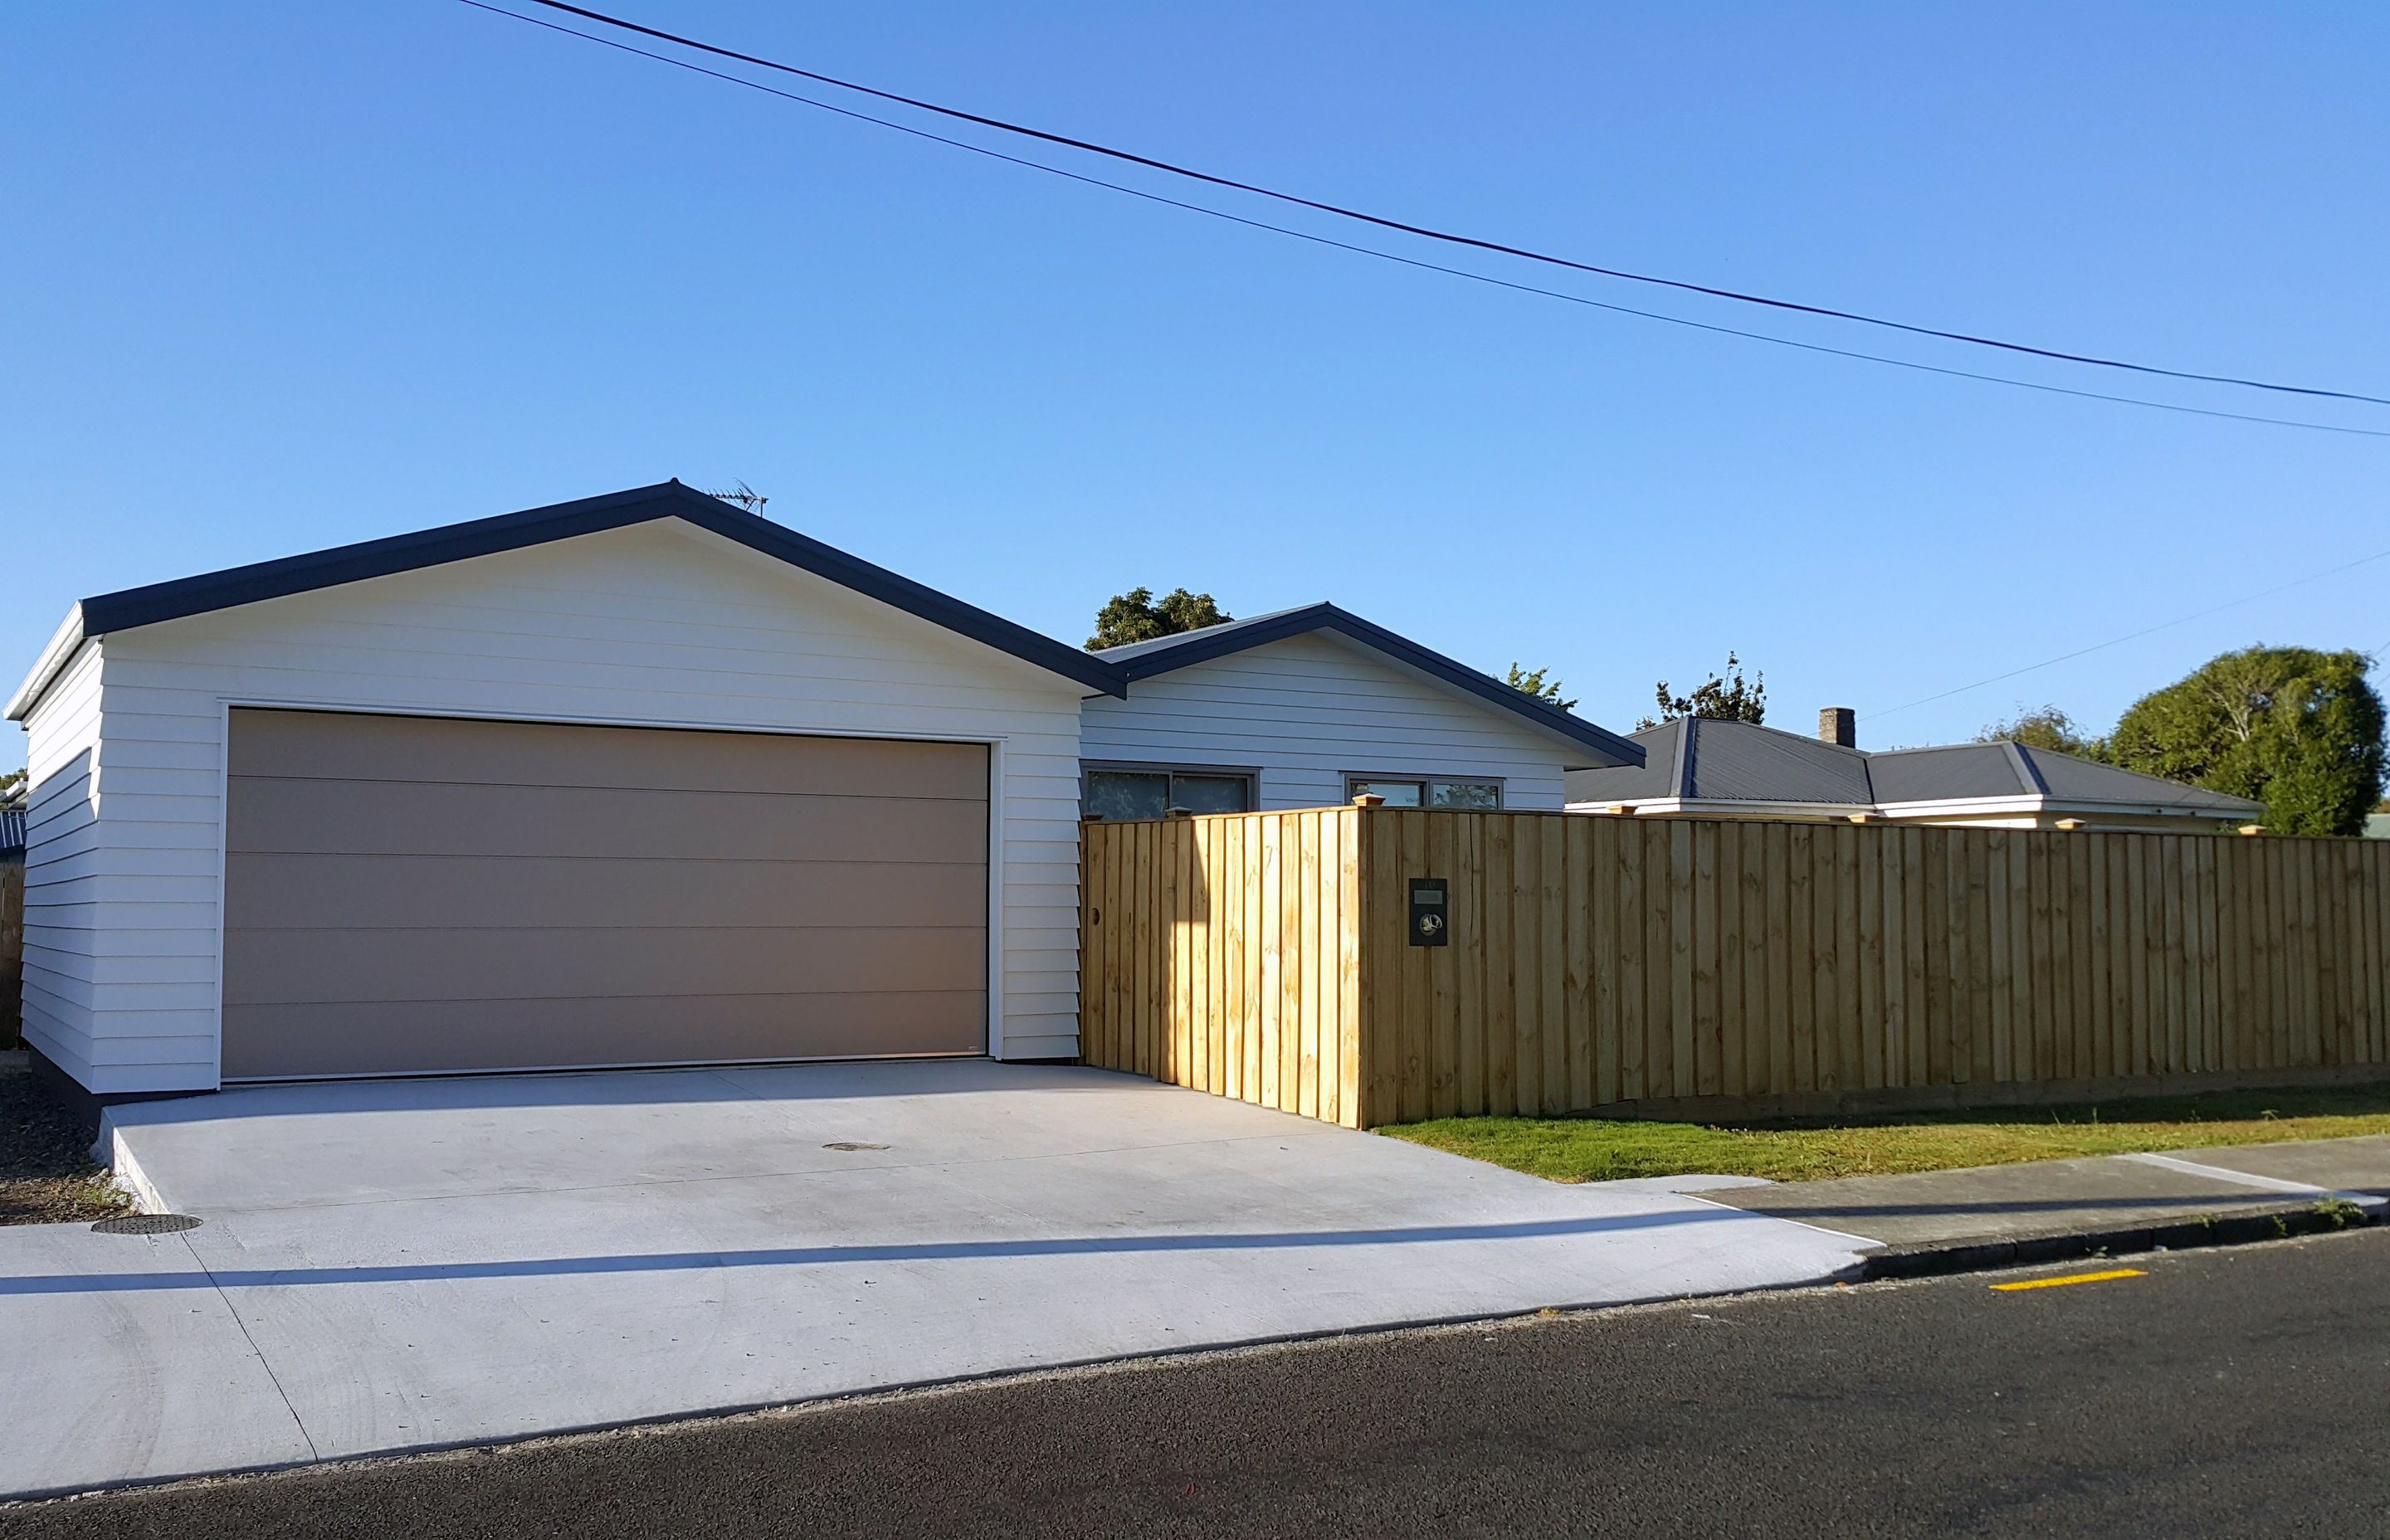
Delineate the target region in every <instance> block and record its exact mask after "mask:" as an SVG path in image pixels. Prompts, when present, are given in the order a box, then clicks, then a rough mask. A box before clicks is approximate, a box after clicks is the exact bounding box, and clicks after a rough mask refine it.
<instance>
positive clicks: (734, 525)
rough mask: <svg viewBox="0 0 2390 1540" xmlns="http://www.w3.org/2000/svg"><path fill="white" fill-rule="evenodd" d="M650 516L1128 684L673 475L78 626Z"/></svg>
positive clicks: (99, 609)
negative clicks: (680, 522)
mask: <svg viewBox="0 0 2390 1540" xmlns="http://www.w3.org/2000/svg"><path fill="white" fill-rule="evenodd" d="M656 519H680V520H687V522H688V523H691V524H694V525H696V526H697V527H698V528H700V529H703V530H710V531H712V532H713V533H715V534H718V535H721V536H723V537H724V538H725V539H728V540H735V541H737V542H738V543H739V545H745V546H747V547H748V548H749V549H751V550H755V551H760V552H762V553H763V554H764V555H765V556H770V557H777V558H779V559H780V560H782V561H785V562H787V563H789V564H790V566H792V567H800V568H803V570H804V571H808V572H812V573H814V574H815V575H816V576H817V577H824V578H828V579H829V581H831V582H832V583H836V584H842V585H843V586H845V587H848V588H852V589H854V591H855V592H856V593H859V594H863V595H866V596H867V597H871V598H875V599H878V600H880V602H881V603H883V604H887V605H891V606H893V607H894V608H896V609H898V610H905V611H906V612H907V613H909V614H913V615H918V616H919V617H920V618H921V619H923V620H925V621H928V622H932V624H935V625H941V626H944V628H945V629H947V630H949V631H952V632H956V633H957V634H959V635H964V636H968V637H970V639H971V640H973V641H975V642H981V643H984V644H985V645H987V646H989V647H992V648H996V649H997V650H998V651H1001V652H1007V653H1009V654H1011V655H1012V656H1013V657H1015V658H1019V659H1021V660H1022V661H1024V662H1029V663H1034V664H1035V665H1037V666H1038V667H1040V668H1043V669H1046V670H1047V671H1048V672H1050V673H1054V674H1061V675H1062V676H1063V677H1065V678H1068V679H1073V680H1075V681H1077V682H1078V683H1079V684H1082V685H1085V686H1087V687H1090V688H1092V689H1097V690H1101V691H1102V692H1103V693H1105V694H1106V695H1115V696H1118V695H1125V694H1127V693H1128V684H1127V680H1126V679H1125V678H1124V676H1123V674H1121V671H1120V670H1119V669H1118V668H1117V667H1115V666H1114V665H1112V664H1111V663H1107V662H1105V661H1103V660H1101V659H1099V658H1097V657H1095V656H1093V655H1092V654H1089V653H1086V652H1083V651H1081V650H1080V649H1079V648H1074V647H1066V646H1064V645H1063V644H1062V643H1060V642H1058V641H1056V640H1054V639H1053V638H1052V637H1051V636H1045V635H1039V634H1038V633H1036V632H1034V631H1032V630H1030V629H1029V628H1028V627H1027V626H1024V625H1018V624H1015V623H1014V622H1011V621H1008V620H1006V619H1004V618H1003V617H1002V616H1000V615H993V614H990V613H989V612H988V611H986V610H982V609H979V608H978V607H976V606H974V605H970V604H965V603H964V602H963V601H962V600H960V599H958V598H956V597H953V596H951V595H948V594H942V593H940V592H938V591H937V590H936V589H934V588H932V587H930V586H928V585H927V584H919V583H916V582H914V581H913V580H912V579H911V578H908V577H904V576H901V575H899V574H897V573H895V572H892V571H889V570H888V569H886V568H885V567H878V566H874V565H873V564H872V563H870V562H868V561H865V560H864V559H862V558H860V557H853V556H849V555H847V554H846V553H845V552H844V551H842V550H839V549H837V548H835V547H834V546H829V545H823V544H822V543H821V542H820V541H818V540H816V539H813V538H812V537H810V536H808V535H802V534H799V533H797V532H796V531H794V530H791V529H788V528H785V527H783V526H781V525H778V524H775V523H773V522H772V521H771V520H768V519H763V518H759V517H758V516H756V515H755V514H752V513H750V512H748V511H747V510H746V509H744V508H739V507H732V506H731V505H729V504H728V503H726V502H724V501H722V500H721V499H720V498H718V497H709V496H707V495H706V494H704V493H701V492H700V491H698V490H697V489H695V488H694V487H690V486H686V485H683V484H682V483H681V482H680V481H677V480H675V481H664V482H661V483H659V484H657V485H655V486H647V487H634V488H632V489H630V490H629V491H627V492H612V493H608V494H605V495H604V496H602V497H584V498H581V499H579V500H578V501H576V502H571V503H556V504H551V505H550V506H548V507H538V508H526V509H524V510H523V511H521V512H520V513H503V514H499V515H497V516H496V517H495V518H491V519H476V520H470V521H469V522H466V523H462V524H446V525H443V526H442V527H440V528H438V529H434V530H419V531H418V532H416V533H413V534H401V535H392V536H391V537H390V538H388V539H386V540H367V541H365V542H363V543H361V544H358V545H336V546H333V547H332V548H331V549H329V550H324V551H312V552H309V553H308V554H307V555H305V556H293V557H284V558H281V559H280V560H277V561H261V562H257V563H254V564H253V565H251V566H247V567H232V568H227V569H225V571H221V572H207V573H203V574H201V575H199V576H198V577H188V578H178V579H176V580H174V581H173V582H172V583H153V584H148V586H146V587H141V588H126V589H123V590H121V591H120V592H117V593H113V594H102V595H100V596H98V597H96V598H88V599H85V600H84V601H83V605H82V616H83V624H82V635H83V636H84V637H90V636H99V635H106V634H107V633H109V632H111V631H129V630H131V629H132V628H133V627H135V626H141V625H155V624H157V623H158V622H161V621H173V620H181V619H183V618H184V617H186V616H189V615H199V614H205V613H207V612H208V611H210V610H227V609H230V608H232V607H233V606H234V605H239V604H255V603H257V602H258V601H259V600H261V599H274V598H282V597H288V596H289V595H292V594H303V593H307V592H310V591H311V590H314V589H317V588H329V587H333V586H335V585H337V584H343V583H358V582H362V581H364V580H365V579H367V578H377V577H388V576H390V575H392V573H396V572H410V571H418V570H419V569H422V568H426V567H437V566H441V565H443V563H446V562H451V561H463V560H466V559H468V558H472V557H477V556H493V555H495V554H496V553H498V552H500V551H512V550H520V549H521V548H523V547H525V546H528V545H545V544H546V543H547V542H549V541H553V540H569V539H572V537H573V536H575V535H583V534H595V533H598V532H600V531H603V530H616V529H622V528H624V527H626V526H628V525H632V524H642V523H646V522H648V521H649V520H656ZM65 650H66V651H68V652H71V651H72V650H73V649H72V648H67V649H65ZM47 683H48V682H47V681H46V680H45V681H42V682H41V686H40V687H46V686H47ZM40 687H36V688H34V689H32V690H30V691H29V692H28V695H29V697H31V696H37V695H38V694H39V693H40ZM23 704H24V705H25V706H26V708H27V709H30V708H31V706H32V699H30V698H29V699H25V700H24V701H23Z"/></svg>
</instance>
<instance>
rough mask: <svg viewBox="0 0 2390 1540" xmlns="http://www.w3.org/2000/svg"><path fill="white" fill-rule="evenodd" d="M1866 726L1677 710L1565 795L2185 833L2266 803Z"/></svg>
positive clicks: (1716, 811) (1610, 802)
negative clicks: (1926, 743)
mask: <svg viewBox="0 0 2390 1540" xmlns="http://www.w3.org/2000/svg"><path fill="white" fill-rule="evenodd" d="M1856 736H1857V735H1856V732H1855V723H1854V720H1853V718H1852V714H1851V712H1849V711H1848V710H1847V709H1844V708H1831V709H1829V710H1828V711H1826V712H1821V713H1820V714H1819V722H1818V737H1816V738H1804V737H1802V736H1801V735H1800V734H1798V733H1787V732H1780V731H1778V730H1777V729H1776V728H1773V727H1763V726H1759V725H1756V724H1754V723H1749V722H1732V721H1724V720H1714V719H1709V718H1703V717H1691V716H1686V717H1678V718H1677V720H1675V721H1673V722H1664V723H1662V724H1660V725H1658V726H1656V727H1649V728H1646V729H1644V730H1643V731H1641V732H1638V733H1636V734H1633V735H1632V741H1633V742H1634V743H1635V744H1636V745H1637V746H1638V747H1639V748H1641V749H1642V751H1643V756H1644V757H1643V763H1642V764H1639V765H1623V766H1617V767H1611V768H1601V769H1587V770H1574V771H1571V772H1570V773H1569V776H1568V806H1569V809H1570V811H1572V812H1577V813H1610V814H1626V815H1638V816H1660V817H1667V816H1679V817H1703V818H1777V819H1785V818H1789V819H1795V820H1802V821H1809V822H1837V821H1845V820H1847V821H1855V822H1870V821H1873V820H1878V819H1881V820H1883V821H1886V822H1892V823H1914V824H1977V825H1983V826H1985V827H1989V828H2067V829H2072V828H2088V829H2144V830H2147V829H2165V830H2172V831H2176V832H2179V833H2188V834H2201V833H2217V832H2221V831H2222V830H2224V829H2226V828H2230V827H2233V826H2236V825H2239V824H2242V823H2245V822H2247V821H2249V820H2251V819H2254V818H2257V817H2260V816H2262V815H2264V813H2265V808H2264V806H2263V805H2262V804H2260V803H2257V802H2251V801H2249V800H2248V799H2246V798H2243V797H2228V796H2226V795H2224V794H2223V793H2222V792H2220V791H2210V790H2207V789H2204V788H2202V787H2196V786H2185V785H2183V784H2181V783H2180V782H2178V781H2170V780H2162V779H2160V778H2159V777H2157V776H2143V775H2139V774H2137V773H2136V772H2134V771H2130V770H2119V769H2117V768H2116V767H2115V766H2114V765H2111V764H2096V763H2094V762H2092V761H2090V760H2087V759H2078V758H2076V757H2075V756H2074V755H2072V754H2061V753H2055V752H2052V751H2049V750H2047V749H2035V748H2029V747H2027V746H2025V745H2024V744H2021V743H2006V742H2003V743H1957V744H1950V745H1947V746H1946V747H1938V748H1926V749H1887V750H1879V751H1872V752H1871V751H1867V750H1863V749H1860V748H1858V747H1857V744H1856V742H1855V741H1854V740H1855V738H1856Z"/></svg>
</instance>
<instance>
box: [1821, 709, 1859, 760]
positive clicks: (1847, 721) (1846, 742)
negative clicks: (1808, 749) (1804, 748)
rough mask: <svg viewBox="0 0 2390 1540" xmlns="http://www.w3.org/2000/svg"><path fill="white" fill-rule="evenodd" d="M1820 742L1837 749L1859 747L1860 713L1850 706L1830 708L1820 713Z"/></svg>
mask: <svg viewBox="0 0 2390 1540" xmlns="http://www.w3.org/2000/svg"><path fill="white" fill-rule="evenodd" d="M1818 742H1820V743H1831V744H1833V745H1835V746H1836V747H1837V748H1843V749H1856V748H1857V747H1858V746H1859V713H1858V712H1855V711H1853V710H1851V709H1850V708H1849V707H1848V706H1829V707H1827V708H1826V709H1825V710H1824V711H1821V712H1818Z"/></svg>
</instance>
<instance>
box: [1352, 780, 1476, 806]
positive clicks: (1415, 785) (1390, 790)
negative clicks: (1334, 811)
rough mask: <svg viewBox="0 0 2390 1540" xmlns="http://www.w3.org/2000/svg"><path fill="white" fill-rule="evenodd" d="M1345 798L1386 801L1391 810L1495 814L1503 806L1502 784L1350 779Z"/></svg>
mask: <svg viewBox="0 0 2390 1540" xmlns="http://www.w3.org/2000/svg"><path fill="white" fill-rule="evenodd" d="M1344 796H1345V799H1346V800H1347V801H1350V800H1351V799H1353V798H1355V797H1362V796H1368V797H1383V798H1385V799H1386V805H1387V806H1388V807H1458V808H1477V809H1481V810H1487V811H1490V810H1493V809H1496V808H1499V807H1500V806H1501V805H1502V783H1501V782H1500V781H1447V780H1428V779H1420V780H1408V779H1397V778H1393V777H1386V776H1345V777H1344Z"/></svg>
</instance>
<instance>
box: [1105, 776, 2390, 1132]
mask: <svg viewBox="0 0 2390 1540" xmlns="http://www.w3.org/2000/svg"><path fill="white" fill-rule="evenodd" d="M1084 857H1085V871H1084V873H1083V881H1082V902H1083V904H1084V905H1085V913H1084V914H1083V916H1082V920H1083V924H1082V929H1081V936H1082V938H1083V941H1082V947H1083V953H1082V969H1081V1012H1082V1025H1081V1039H1080V1040H1081V1053H1082V1056H1083V1057H1084V1058H1085V1059H1086V1061H1087V1062H1088V1063H1090V1064H1098V1065H1103V1066H1106V1067H1110V1068H1113V1069H1120V1070H1128V1071H1132V1072H1137V1073H1140V1074H1147V1075H1151V1076H1153V1077H1155V1078H1156V1079H1160V1080H1163V1081H1168V1082H1171V1083H1173V1084H1180V1085H1187V1086H1191V1087H1193V1088H1195V1089H1198V1090H1205V1091H1211V1092H1214V1093H1215V1094H1217V1095H1221V1096H1227V1097H1237V1098H1239V1099H1240V1100H1244V1101H1250V1102H1254V1103H1257V1104H1259V1105H1262V1106H1266V1107H1275V1108H1279V1109H1282V1110H1287V1111H1291V1112H1299V1113H1302V1114H1304V1115H1305V1116H1310V1117H1318V1118H1324V1119H1327V1120H1329V1121H1330V1122H1334V1123H1343V1124H1344V1125H1346V1126H1348V1127H1368V1126H1371V1125H1373V1124H1376V1123H1394V1122H1408V1121H1413V1120H1417V1119H1420V1118H1428V1117H1446V1116H1453V1115H1458V1114H1474V1113H1527V1114H1549V1113H1561V1112H1576V1111H1595V1110H1610V1111H1615V1112H1624V1113H1633V1112H1647V1113H1657V1112H1667V1111H1674V1112H1709V1113H1714V1114H1716V1115H1729V1114H1732V1113H1734V1112H1738V1111H1739V1112H1744V1113H1749V1114H1765V1113H1770V1112H1800V1111H1836V1110H1860V1109H1867V1108H1873V1107H1882V1108H1887V1109H1889V1108H1896V1107H1901V1106H1919V1105H1943V1106H1966V1105H1988V1104H1997V1103H2001V1102H2024V1101H2037V1100H2041V1101H2047V1100H2055V1099H2062V1098H2064V1097H2075V1096H2091V1095H2098V1096H2106V1095H2116V1094H2123V1093H2127V1092H2133V1091H2152V1090H2163V1089H2176V1088H2191V1087H2194V1086H2200V1085H2222V1084H2284V1083H2290V1082H2303V1081H2308V1080H2319V1079H2321V1080H2331V1079H2367V1078H2390V941H2385V935H2386V934H2390V841H2363V840H2290V839H2273V838H2255V839H2242V838H2236V837H2229V836H2216V835H2205V834H2139V833H2135V834H2092V833H2085V832H2079V831H2076V832H2056V831H2049V832H2044V831H2037V830H2011V829H1985V828H1920V827H1901V826H1895V825H1866V826H1855V825H1849V824H1794V823H1759V822H1744V821H1733V820H1711V819H1677V818H1669V819H1660V818H1647V819H1636V818H1620V817H1600V816H1587V815H1575V814H1539V813H1458V812H1420V811H1407V810H1395V809H1389V808H1359V807H1343V808H1320V809H1311V810H1305V811H1301V812H1289V813H1260V814H1242V815H1223V816H1215V817H1198V818H1176V819H1168V820H1163V821H1161V822H1154V823H1123V824H1110V823H1091V824H1088V825H1086V835H1085V844H1084ZM1412 879H1442V880H1443V881H1444V883H1445V884H1446V893H1447V899H1446V911H1447V912H1448V917H1449V919H1448V925H1449V929H1448V944H1446V945H1442V946H1419V945H1412V944H1410V943H1409V931H1410V920H1409V913H1410V908H1409V905H1410V900H1409V889H1410V884H1411V880H1412Z"/></svg>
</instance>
